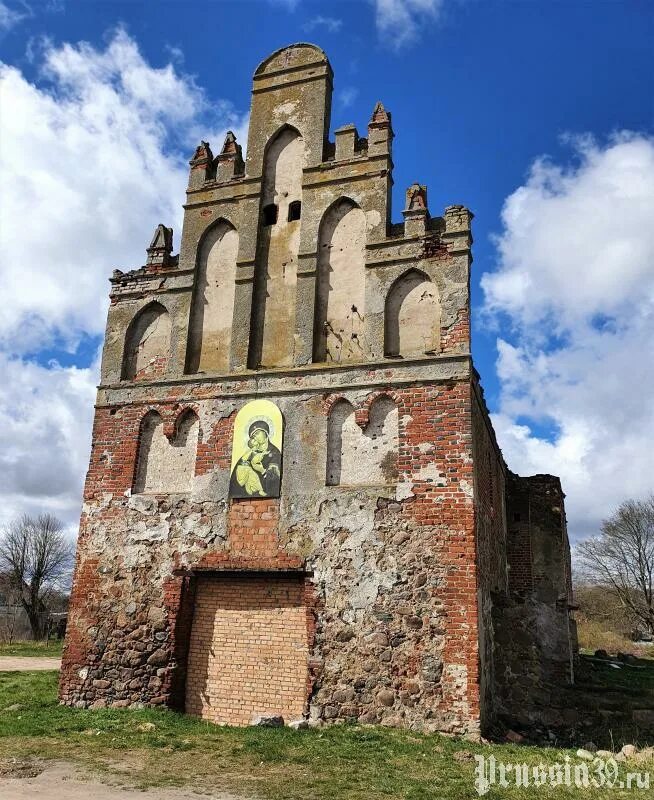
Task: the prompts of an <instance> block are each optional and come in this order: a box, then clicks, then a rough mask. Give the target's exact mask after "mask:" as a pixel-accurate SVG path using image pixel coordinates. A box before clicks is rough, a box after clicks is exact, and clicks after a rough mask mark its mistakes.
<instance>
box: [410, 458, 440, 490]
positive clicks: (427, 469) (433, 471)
mask: <svg viewBox="0 0 654 800" xmlns="http://www.w3.org/2000/svg"><path fill="white" fill-rule="evenodd" d="M416 478H419V479H420V480H421V481H428V482H429V483H433V484H434V485H435V486H447V478H446V477H445V476H444V475H443V473H442V472H441V471H440V470H439V469H438V467H437V466H436V464H434V463H433V462H432V463H431V464H427V465H426V466H424V467H421V468H420V470H419V471H418V472H417V473H416Z"/></svg>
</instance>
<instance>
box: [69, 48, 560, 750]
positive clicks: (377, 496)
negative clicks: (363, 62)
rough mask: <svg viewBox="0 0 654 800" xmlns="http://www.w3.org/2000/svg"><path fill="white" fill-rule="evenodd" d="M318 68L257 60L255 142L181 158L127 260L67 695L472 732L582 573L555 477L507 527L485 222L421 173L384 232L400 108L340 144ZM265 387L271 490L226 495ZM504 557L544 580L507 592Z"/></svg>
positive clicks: (293, 52) (98, 433)
mask: <svg viewBox="0 0 654 800" xmlns="http://www.w3.org/2000/svg"><path fill="white" fill-rule="evenodd" d="M331 81H332V71H331V67H330V65H329V62H328V61H327V58H326V56H325V54H324V53H323V52H322V51H321V50H320V49H319V48H317V47H315V46H313V45H307V44H298V45H293V46H291V47H290V48H285V49H283V50H281V51H278V52H277V53H275V54H273V55H272V56H271V57H270V58H268V59H266V60H265V61H264V62H262V64H261V65H260V66H259V67H258V69H257V70H256V72H255V76H254V84H253V95H252V109H251V116H250V125H249V133H248V147H247V157H246V159H245V160H244V159H243V155H242V152H241V148H240V145H239V144H238V143H237V142H236V139H235V137H234V135H233V134H232V133H229V134H228V135H227V137H226V139H225V142H224V144H223V146H222V149H221V151H220V153H219V154H218V155H217V156H215V157H214V155H213V153H212V150H211V146H210V144H209V143H207V142H202V143H201V144H200V145H199V146H198V148H197V149H196V151H195V154H194V155H193V158H192V160H191V162H190V166H191V170H190V175H189V184H188V191H187V202H186V205H185V206H184V226H183V230H182V235H181V243H180V252H179V256H174V255H172V230H171V229H169V228H166V227H165V226H163V225H160V226H159V227H158V228H157V231H156V232H155V236H154V238H153V240H152V242H151V244H150V247H149V248H148V250H147V253H148V255H147V262H146V264H145V265H144V266H143V267H141V268H139V269H136V270H132V271H129V272H123V271H121V270H116V271H115V272H114V275H113V277H112V280H111V306H110V310H109V315H108V320H107V331H106V337H105V344H104V350H103V361H102V370H101V381H102V383H101V386H100V388H99V391H98V398H97V406H96V415H95V423H94V432H93V447H92V452H91V460H90V466H89V472H88V475H87V481H86V486H85V492H84V508H83V512H82V519H81V527H80V538H79V544H78V553H77V564H76V570H75V579H74V588H73V593H72V599H71V611H70V617H69V625H68V631H67V641H66V647H65V652H64V657H63V667H62V677H61V689H60V696H61V699H62V701H63V702H65V703H68V704H72V705H76V706H79V707H88V706H92V707H102V706H107V705H108V706H139V705H140V704H145V703H147V704H155V705H156V704H166V705H170V706H173V707H178V708H184V707H185V704H186V706H187V709H188V710H189V711H191V712H192V713H197V714H201V715H203V716H205V717H207V718H208V719H214V720H216V721H227V722H232V723H234V724H245V723H246V722H247V721H248V720H247V719H246V717H247V716H248V715H249V714H250V713H251V712H252V713H253V714H254V712H255V711H256V710H259V711H261V712H262V713H263V712H265V711H266V710H268V711H269V710H271V709H273V708H274V707H275V703H277V706H278V707H280V708H281V707H282V706H283V707H284V708H286V709H287V711H285V712H284V713H286V714H290V713H293V714H295V713H302V714H304V715H305V716H307V717H311V718H313V719H320V720H323V721H341V720H359V721H360V722H379V723H382V724H385V725H406V726H411V727H414V728H417V729H424V730H444V731H450V732H457V733H468V734H477V733H478V732H479V730H480V726H482V725H483V724H486V723H489V722H490V721H492V718H493V717H494V716H495V715H496V714H497V713H500V712H502V713H503V712H504V711H506V710H507V709H511V708H512V699H511V693H510V683H511V675H512V674H514V671H515V670H514V667H515V664H513V661H511V659H510V658H509V661H508V664H507V660H506V655H507V654H508V652H509V650H508V648H506V647H505V648H504V651H503V649H502V648H503V642H505V641H506V638H507V636H508V635H509V634H508V633H507V627H506V626H507V625H508V626H511V627H514V626H517V625H518V621H517V620H518V618H519V620H520V621H521V622H520V625H524V626H525V628H524V637H526V639H528V638H529V637H530V636H531V637H532V639H533V641H534V642H536V640H538V646H539V647H541V648H544V649H547V650H548V652H549V657H550V659H551V661H552V663H555V662H556V663H562V662H561V660H562V659H563V660H565V657H566V656H569V655H570V652H571V646H570V637H569V636H567V634H566V635H563V634H560V630H559V628H560V627H561V626H562V625H563V624H564V623H565V620H566V619H567V613H568V607H567V602H568V598H567V596H566V600H565V601H563V600H562V599H561V597H560V596H559V594H557V591H558V589H557V587H558V583H557V580H558V579H557V580H554V582H553V583H551V582H550V583H548V576H549V575H550V568H552V569H553V570H554V571H555V572H557V571H558V572H560V571H561V570H563V571H564V572H565V568H566V565H568V566H569V551H568V550H567V549H566V545H567V538H566V535H565V530H564V528H561V525H560V522H561V513H562V495H561V496H557V498H556V504H554V505H552V504H550V505H549V506H548V502H549V501H548V500H546V501H545V503H544V507H545V511H544V512H543V513H542V514H541V515H540V517H539V519H540V520H541V523H540V527H539V528H538V530H536V528H533V529H532V528H527V529H523V528H522V527H520V526H519V527H518V528H517V529H516V530H514V529H513V528H509V526H508V525H507V511H506V502H507V500H506V498H509V499H510V501H511V502H512V503H515V502H517V500H516V498H517V497H518V495H519V494H520V492H519V491H518V490H517V489H516V487H515V486H514V484H513V483H512V482H510V481H508V479H507V475H510V473H508V471H507V469H506V466H505V464H504V461H503V459H502V457H501V454H500V452H499V450H498V449H497V445H496V443H495V439H494V435H493V433H492V428H491V426H490V420H489V418H488V414H487V412H486V408H485V405H484V404H483V399H482V397H481V394H480V390H479V387H478V384H477V379H476V377H475V373H474V371H473V368H472V365H471V360H470V309H469V295H468V286H469V279H470V266H471V261H472V258H471V250H470V248H471V244H472V235H471V221H472V214H471V213H470V211H468V210H467V209H466V208H464V207H463V206H449V207H448V208H446V209H445V211H444V213H443V215H442V216H438V217H432V216H431V215H430V213H429V209H428V205H427V189H426V187H424V186H422V185H420V184H413V185H412V186H411V187H409V189H408V191H407V199H406V206H405V209H404V211H403V216H404V221H403V222H402V223H393V221H392V217H391V208H390V196H391V186H392V154H391V146H392V141H393V131H392V126H391V116H390V114H389V112H387V111H386V109H385V108H384V107H383V105H382V104H381V103H377V105H376V106H375V108H374V110H373V113H372V116H371V118H370V122H369V125H368V130H367V137H361V136H359V134H358V132H357V130H356V128H355V127H354V126H353V125H346V126H343V127H342V128H340V129H339V130H337V131H336V132H335V141H334V142H331V141H330V140H329V138H328V135H329V120H330V105H331V90H332V86H331ZM298 202H299V203H301V207H299V208H298V207H297V206H293V207H291V204H292V203H298ZM271 206H274V207H275V208H272V209H271ZM291 210H292V213H289V211H291ZM255 398H266V399H269V400H271V401H272V402H274V403H275V404H276V405H277V406H278V408H279V410H280V412H281V414H282V416H283V419H284V438H283V469H282V478H281V496H280V497H279V498H277V497H274V498H273V497H252V498H245V499H229V483H230V467H231V449H232V435H233V430H234V419H235V416H236V413H237V412H238V411H239V410H240V409H242V408H243V407H244V405H245V404H246V403H247V402H248V401H250V400H252V399H255ZM509 483H510V486H509ZM548 497H549V495H548ZM557 504H558V505H557ZM547 508H549V512H548V511H547ZM554 508H559V512H560V513H559V515H558V517H557V514H556V511H553V510H552V509H554ZM515 513H517V512H515ZM557 520H558V522H557ZM507 530H508V535H507ZM548 537H549V538H548ZM527 545H528V547H527ZM555 545H556V546H555ZM507 562H510V563H509V567H510V569H509V568H508V566H507ZM558 572H557V574H558ZM511 575H515V576H520V575H523V577H524V576H531V578H533V576H534V575H536V576H540V577H537V579H534V580H532V583H530V584H528V585H526V586H525V589H524V592H523V595H522V596H521V597H514V596H513V595H512V594H511V591H512V587H511V581H510V579H511ZM507 576H508V577H507ZM550 577H551V576H550ZM531 578H530V579H531ZM525 580H526V578H525ZM239 586H240V587H241V589H240V590H238V591H236V593H234V592H235V590H234V587H239ZM280 586H285V587H286V588H285V589H283V591H281V594H276V592H278V590H279V587H280ZM291 586H293V587H295V589H293V592H295V591H296V590H297V593H298V594H297V596H296V597H295V599H294V600H293V601H292V602H291V599H290V597H291V594H292V592H291V589H290V588H289V587H291ZM275 587H277V588H275ZM289 593H290V594H289ZM300 594H301V597H300ZM237 595H238V596H239V597H240V596H243V597H245V596H246V595H247V598H248V600H247V603H248V606H247V608H243V609H241V610H242V611H243V612H244V613H243V614H242V615H240V617H239V619H240V620H241V622H242V623H243V627H242V628H241V629H239V628H238V626H237V625H236V626H235V625H232V624H231V623H230V621H229V620H232V621H234V620H235V617H234V616H233V615H232V616H230V614H231V612H233V611H234V608H230V607H229V604H230V603H232V604H233V603H234V602H235V600H234V598H235V597H236V596H237ZM271 597H272V598H276V599H274V601H273V602H271V601H270V598H271ZM230 598H231V599H230ZM284 598H285V600H284ZM243 602H245V601H243ZM212 603H213V605H212ZM284 603H286V605H285V604H284ZM529 604H531V605H529ZM521 608H523V609H524V614H522V616H521V610H520V609H521ZM212 609H213V610H212ZM282 609H286V612H287V615H288V619H287V622H288V629H289V632H290V631H291V630H292V631H293V637H295V638H293V637H292V642H291V645H290V646H291V647H296V648H299V650H298V655H297V658H296V659H295V660H293V659H290V658H284V659H280V660H279V663H278V666H279V665H281V666H280V667H279V668H280V670H281V672H279V674H278V675H277V678H276V679H275V680H268V681H266V680H264V679H263V677H262V674H263V673H261V671H258V672H257V670H256V669H254V666H255V665H256V664H258V661H257V658H259V656H257V653H259V654H260V655H261V654H262V653H263V656H261V657H263V658H267V657H268V656H266V655H265V653H266V652H268V651H266V650H265V646H264V644H265V642H264V638H263V637H262V638H261V639H260V640H257V641H253V642H252V643H251V647H248V637H252V632H251V630H252V629H251V627H250V625H251V624H252V625H255V626H256V625H257V624H259V623H258V622H257V620H259V621H260V620H261V619H263V618H267V619H268V620H269V621H270V624H271V626H272V628H271V631H272V630H273V629H274V631H276V633H275V635H276V636H279V639H278V641H277V645H276V646H278V647H279V648H281V649H284V648H285V647H286V646H287V644H288V641H287V640H286V639H284V629H285V626H284V624H280V619H281V617H280V616H279V615H280V614H281V615H283V613H286V612H284V611H282ZM507 609H509V610H507ZM553 609H554V610H553ZM228 611H229V613H228ZM266 615H268V616H266ZM534 619H537V620H540V621H542V624H541V622H539V624H538V625H536V626H535V627H534V628H533V629H531V628H529V625H530V622H529V621H530V620H534ZM303 626H304V627H303ZM557 626H558V627H557ZM239 630H240V633H239ZM521 630H522V628H521ZM221 631H222V633H221ZM227 631H229V637H231V638H230V639H229V647H227V645H225V650H224V651H220V652H219V653H217V654H216V652H215V649H216V647H220V643H221V642H222V641H223V639H224V636H227V633H226V632H227ZM223 634H224V636H223ZM559 634H560V635H559ZM271 635H272V634H271ZM289 635H290V634H289ZM216 637H217V638H216ZM221 637H223V638H221ZM255 638H256V637H255ZM566 647H567V650H566ZM212 648H213V650H214V654H213V655H211V650H212ZM230 648H231V650H232V651H233V653H234V656H233V658H229V657H228V655H227V653H228V650H229V649H230ZM532 652H533V650H532ZM287 655H288V653H287ZM248 664H249V665H250V666H252V667H253V671H252V675H253V677H252V678H251V680H245V679H243V675H247V674H248V670H245V671H244V666H245V665H248ZM512 664H513V666H512ZM189 670H190V674H189ZM230 670H233V672H234V674H235V675H238V676H239V680H242V687H241V689H239V690H234V688H233V686H232V688H230V686H231V684H230V686H228V684H227V683H226V682H225V681H226V678H225V676H226V675H227V673H228V672H229V671H230ZM239 670H240V671H239ZM512 670H513V672H512ZM255 673H256V675H258V676H259V677H258V678H257V677H256V675H255ZM276 674H277V673H276ZM529 674H532V673H529ZM286 681H288V685H287V683H286ZM276 683H277V684H278V691H277V694H275V691H276V689H275V686H276ZM282 684H283V686H284V690H283V691H282V688H281V686H282ZM235 685H236V683H234V686H235ZM239 685H241V684H239ZM498 686H499V687H501V691H502V692H503V694H502V699H501V700H499V699H498V698H497V697H496V694H497V693H496V691H495V690H496V687H498ZM271 687H272V688H271ZM287 689H288V691H287ZM239 695H242V697H243V698H245V697H247V713H245V712H244V711H243V707H241V706H239ZM280 698H282V699H283V703H282V699H280ZM520 698H521V701H522V700H523V696H522V695H520ZM284 704H286V705H284Z"/></svg>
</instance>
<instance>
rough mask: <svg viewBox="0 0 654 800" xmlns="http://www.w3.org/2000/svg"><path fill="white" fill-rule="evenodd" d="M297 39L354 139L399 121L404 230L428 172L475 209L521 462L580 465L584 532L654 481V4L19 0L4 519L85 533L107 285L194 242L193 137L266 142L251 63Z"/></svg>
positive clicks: (1, 331)
mask: <svg viewBox="0 0 654 800" xmlns="http://www.w3.org/2000/svg"><path fill="white" fill-rule="evenodd" d="M294 41H311V42H314V43H316V44H318V45H320V46H321V47H323V48H324V49H325V51H326V52H327V54H328V56H329V59H330V61H331V63H332V66H333V69H334V73H335V95H334V107H333V115H332V131H333V129H334V128H335V127H338V126H339V125H342V124H344V123H346V122H354V123H355V124H356V125H357V126H358V128H359V131H360V132H364V131H365V129H366V125H367V121H368V118H369V116H370V113H371V110H372V108H373V105H374V103H375V101H376V100H378V99H381V100H382V101H383V102H384V104H385V105H386V107H387V108H388V109H390V110H391V111H392V114H393V126H394V130H395V134H396V138H395V142H394V161H395V172H394V178H395V190H394V209H395V210H394V219H395V220H396V221H399V220H400V219H401V213H400V212H401V209H402V203H403V196H404V191H405V189H406V187H407V186H408V185H409V184H410V183H412V182H413V181H419V182H421V183H426V184H427V185H428V189H429V206H430V210H431V212H432V214H439V213H442V209H443V208H444V207H445V206H446V205H450V204H453V203H463V204H465V205H467V206H468V207H470V208H471V209H472V210H473V211H474V213H475V221H474V236H475V246H474V256H475V262H474V265H473V280H472V300H473V315H474V316H473V318H474V320H475V324H474V340H473V350H474V357H475V363H476V366H477V368H478V370H479V371H480V373H481V375H482V381H483V385H484V387H485V390H486V396H487V399H488V403H489V406H490V408H491V411H492V412H493V415H494V422H495V426H496V429H497V432H498V437H499V440H500V444H501V446H502V447H503V450H504V452H505V455H506V458H507V461H508V462H509V465H510V466H511V467H512V468H514V469H515V470H516V471H521V472H525V473H529V472H537V471H541V472H542V471H548V472H555V473H558V474H561V475H562V478H563V480H564V488H565V489H566V490H567V492H568V509H569V512H570V522H571V532H572V533H573V535H574V536H581V535H586V534H588V533H592V532H593V531H594V530H595V529H596V528H597V525H598V523H599V520H600V519H601V518H602V516H604V515H606V514H607V513H609V512H610V510H611V509H612V508H613V507H614V506H615V505H616V504H617V503H618V502H620V501H621V500H623V499H625V498H627V497H632V496H641V495H643V494H646V493H647V492H649V491H652V490H654V485H653V483H654V482H653V481H652V480H651V477H650V476H651V474H652V467H654V459H653V457H652V455H651V454H650V448H649V442H651V439H652V437H653V436H654V411H652V407H653V404H652V403H651V402H648V401H647V400H646V399H645V398H646V397H647V394H646V393H647V389H648V388H652V389H654V374H653V370H654V366H652V365H653V362H654V359H653V358H652V355H653V352H652V350H653V348H652V344H651V338H650V335H651V334H652V333H654V234H652V232H651V231H650V230H648V228H651V227H652V225H651V221H652V215H653V213H654V142H653V138H652V127H653V123H654V58H653V56H652V51H653V49H654V48H652V42H653V41H654V11H653V9H652V6H651V4H650V3H649V2H635V1H634V2H621V3H618V2H594V3H590V2H566V3H563V2H559V3H553V2H537V1H536V0H534V1H533V2H489V3H482V2H474V1H473V0H358V1H354V0H352V1H351V2H337V1H336V2H310V0H293V1H291V0H246V1H243V0H242V1H241V2H231V1H230V0H220V1H217V0H216V1H215V2H202V1H201V0H198V1H197V2H194V3H192V4H190V3H186V2H174V1H170V2H159V3H153V2H145V0H144V1H143V2H141V1H140V0H130V1H129V2H114V1H110V0H106V1H103V2H100V0H96V1H95V2H79V1H78V2H73V1H72V0H41V2H33V3H31V2H30V3H27V2H21V0H0V61H2V63H3V67H2V69H3V71H2V73H1V76H0V78H1V81H2V83H0V87H1V91H2V93H1V94H0V133H2V135H3V136H2V142H3V143H0V166H2V167H4V169H3V173H2V174H3V175H4V176H5V177H4V179H3V185H2V187H1V192H2V194H1V195H0V245H3V252H5V254H6V255H7V261H8V262H10V263H9V264H7V263H5V265H4V267H0V288H2V289H3V291H4V294H5V297H7V296H8V297H9V304H8V305H9V312H8V313H7V314H6V319H5V324H4V325H3V324H2V321H1V320H0V385H2V384H4V386H5V389H4V390H3V389H1V388H0V422H3V423H4V424H3V428H2V429H3V431H4V438H5V443H4V446H3V447H2V453H1V454H0V467H1V468H2V470H3V471H4V472H6V474H8V475H9V474H11V476H12V477H11V478H10V480H9V481H8V482H7V485H6V486H5V488H4V490H3V491H4V492H5V503H4V505H5V512H4V513H5V514H7V515H9V514H13V513H17V512H19V511H23V510H29V511H31V510H35V509H40V508H43V507H45V508H47V510H51V511H53V512H54V513H58V514H60V516H62V517H63V518H64V519H65V520H66V521H67V522H68V523H70V524H71V525H72V524H74V520H75V517H76V515H77V513H78V510H79V493H80V487H81V481H82V479H83V474H84V470H85V467H86V460H87V458H88V447H89V441H90V439H89V430H90V429H89V425H90V419H91V416H90V414H91V405H92V400H93V385H94V382H95V380H96V377H97V375H96V371H97V344H98V342H99V341H100V338H99V337H100V335H101V332H102V327H103V323H104V319H103V315H104V309H105V306H104V303H106V291H107V284H106V277H108V275H109V274H110V272H111V269H113V268H114V267H117V266H120V267H126V268H129V267H133V266H138V265H140V264H141V263H142V260H143V256H144V248H145V246H146V245H147V243H148V240H149V237H150V235H151V231H152V229H153V228H154V226H155V225H156V224H157V223H158V222H164V223H166V224H173V225H174V226H175V227H176V242H177V241H178V238H177V237H178V234H179V220H180V211H181V203H182V202H183V200H184V196H183V186H184V176H185V171H186V163H185V162H186V161H187V160H188V157H189V156H190V154H191V153H192V150H193V146H194V144H195V143H197V141H198V140H199V139H200V137H202V138H209V139H210V141H211V142H212V144H220V139H221V137H222V135H223V133H224V130H225V129H226V128H227V127H232V128H234V129H235V130H236V131H237V132H238V133H239V134H240V140H241V142H242V143H243V144H245V139H244V133H245V130H246V127H247V111H248V105H249V92H250V86H251V76H252V72H253V71H254V69H255V67H256V65H257V64H258V63H259V62H260V61H261V60H262V59H263V58H264V57H265V56H267V55H268V54H269V53H271V52H272V51H274V50H275V49H277V48H278V47H281V46H283V45H286V44H289V43H291V42H294ZM83 43H85V44H83ZM144 187H145V188H144ZM16 195H18V197H16ZM25 276H27V279H26V280H25ZM9 387H11V389H10V388H9ZM17 389H20V391H19V392H18V394H17V391H16V390H17ZM21 395H22V397H21ZM53 442H54V446H53V445H52V443H53ZM53 474H54V475H56V479H55V478H53ZM598 498H599V499H598Z"/></svg>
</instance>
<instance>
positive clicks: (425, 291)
mask: <svg viewBox="0 0 654 800" xmlns="http://www.w3.org/2000/svg"><path fill="white" fill-rule="evenodd" d="M440 326H441V306H440V298H439V296H438V289H437V288H436V285H435V284H434V283H433V282H432V281H431V280H430V278H429V277H428V276H427V275H426V274H425V273H424V272H421V271H420V270H417V269H411V270H409V271H408V272H405V273H404V274H403V275H401V276H400V277H399V278H398V279H397V280H396V281H395V283H394V284H393V285H392V286H391V288H390V290H389V292H388V295H387V297H386V306H385V311H384V355H386V356H391V357H392V356H403V357H407V356H422V355H425V354H426V353H434V352H438V351H439V350H440Z"/></svg>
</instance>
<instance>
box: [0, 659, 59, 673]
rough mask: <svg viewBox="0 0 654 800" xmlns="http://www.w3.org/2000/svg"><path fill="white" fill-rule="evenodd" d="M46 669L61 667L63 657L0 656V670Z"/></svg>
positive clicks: (24, 670)
mask: <svg viewBox="0 0 654 800" xmlns="http://www.w3.org/2000/svg"><path fill="white" fill-rule="evenodd" d="M45 669H61V659H60V658H43V657H41V656H0V672H30V671H32V670H39V671H41V670H45Z"/></svg>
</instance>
